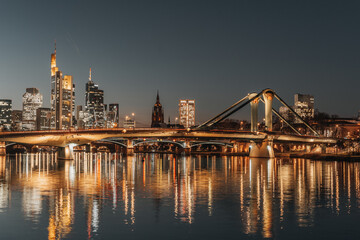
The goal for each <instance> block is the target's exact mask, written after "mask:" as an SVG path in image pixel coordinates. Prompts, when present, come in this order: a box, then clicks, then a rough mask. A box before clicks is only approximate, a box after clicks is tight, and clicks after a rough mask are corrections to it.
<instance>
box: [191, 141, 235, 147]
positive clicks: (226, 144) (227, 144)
mask: <svg viewBox="0 0 360 240" xmlns="http://www.w3.org/2000/svg"><path fill="white" fill-rule="evenodd" d="M201 145H221V146H226V147H231V148H232V147H234V146H233V145H232V144H230V143H223V142H200V143H195V144H193V145H190V147H191V148H192V147H197V146H201Z"/></svg>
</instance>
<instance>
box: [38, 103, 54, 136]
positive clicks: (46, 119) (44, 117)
mask: <svg viewBox="0 0 360 240" xmlns="http://www.w3.org/2000/svg"><path fill="white" fill-rule="evenodd" d="M50 121H51V110H50V108H38V109H37V110H36V130H38V131H42V130H50Z"/></svg>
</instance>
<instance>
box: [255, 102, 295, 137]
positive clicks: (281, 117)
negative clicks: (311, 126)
mask: <svg viewBox="0 0 360 240" xmlns="http://www.w3.org/2000/svg"><path fill="white" fill-rule="evenodd" d="M260 101H262V102H263V103H265V101H264V99H262V98H260ZM272 111H273V113H275V115H276V116H278V117H279V118H280V119H281V120H282V121H284V122H285V123H286V124H287V125H288V126H289V127H290V128H291V129H292V130H294V132H296V133H297V134H298V135H300V136H301V135H302V134H301V133H300V132H299V131H298V130H296V128H294V127H293V126H292V125H291V124H290V123H289V122H288V121H287V120H286V119H285V118H284V117H283V116H281V115H280V113H279V112H278V111H276V110H275V109H274V108H272Z"/></svg>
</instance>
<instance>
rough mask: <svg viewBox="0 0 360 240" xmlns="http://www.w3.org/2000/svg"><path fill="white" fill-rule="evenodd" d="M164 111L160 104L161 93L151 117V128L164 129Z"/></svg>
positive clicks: (157, 97)
mask: <svg viewBox="0 0 360 240" xmlns="http://www.w3.org/2000/svg"><path fill="white" fill-rule="evenodd" d="M164 125H165V123H164V110H163V109H162V105H161V103H160V98H159V92H158V93H157V95H156V102H155V105H154V107H153V110H152V115H151V127H164Z"/></svg>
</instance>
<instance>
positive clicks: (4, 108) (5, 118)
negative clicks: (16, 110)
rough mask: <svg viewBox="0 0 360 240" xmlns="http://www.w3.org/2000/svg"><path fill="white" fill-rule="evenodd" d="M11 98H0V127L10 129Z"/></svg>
mask: <svg viewBox="0 0 360 240" xmlns="http://www.w3.org/2000/svg"><path fill="white" fill-rule="evenodd" d="M11 112H12V100H10V99H0V129H2V130H10V129H11Z"/></svg>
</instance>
